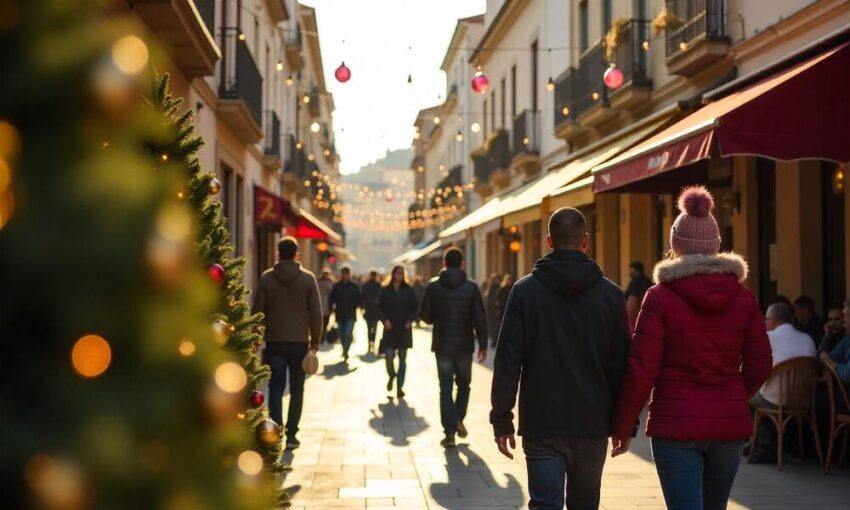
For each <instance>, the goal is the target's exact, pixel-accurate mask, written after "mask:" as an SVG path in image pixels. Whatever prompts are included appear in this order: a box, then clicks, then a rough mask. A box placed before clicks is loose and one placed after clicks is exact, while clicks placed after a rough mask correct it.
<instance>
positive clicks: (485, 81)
mask: <svg viewBox="0 0 850 510" xmlns="http://www.w3.org/2000/svg"><path fill="white" fill-rule="evenodd" d="M488 88H490V79H489V78H487V75H486V74H484V73H482V72H481V71H478V72H477V73H475V76H473V77H472V90H474V91H475V92H478V93H479V94H483V93H485V92H487V89H488Z"/></svg>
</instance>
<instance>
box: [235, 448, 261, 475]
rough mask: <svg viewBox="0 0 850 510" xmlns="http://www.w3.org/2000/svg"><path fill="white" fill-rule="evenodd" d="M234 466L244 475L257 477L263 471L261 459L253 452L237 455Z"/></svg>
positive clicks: (248, 451)
mask: <svg viewBox="0 0 850 510" xmlns="http://www.w3.org/2000/svg"><path fill="white" fill-rule="evenodd" d="M236 465H237V466H239V470H240V471H242V472H243V473H245V474H246V475H251V476H254V475H258V474H260V471H262V470H263V458H262V457H261V456H260V454H259V453H257V452H255V451H254V450H245V451H244V452H242V453H240V454H239V458H238V459H236Z"/></svg>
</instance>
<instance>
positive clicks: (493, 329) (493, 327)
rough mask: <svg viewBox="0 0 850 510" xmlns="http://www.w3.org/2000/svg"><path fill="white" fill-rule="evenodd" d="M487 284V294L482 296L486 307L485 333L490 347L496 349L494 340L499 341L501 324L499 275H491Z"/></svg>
mask: <svg viewBox="0 0 850 510" xmlns="http://www.w3.org/2000/svg"><path fill="white" fill-rule="evenodd" d="M489 283H490V285H489V286H488V287H487V292H486V294H484V296H485V299H486V307H487V308H486V310H487V333H489V335H490V347H496V340H498V339H499V327H500V326H501V324H502V318H501V313H502V310H501V308H500V307H499V290H500V289H501V287H500V284H501V279H500V278H499V275H498V274H496V273H493V274H491V275H490V280H489Z"/></svg>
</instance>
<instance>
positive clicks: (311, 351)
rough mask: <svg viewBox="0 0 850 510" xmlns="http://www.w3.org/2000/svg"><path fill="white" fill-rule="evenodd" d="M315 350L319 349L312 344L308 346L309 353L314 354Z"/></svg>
mask: <svg viewBox="0 0 850 510" xmlns="http://www.w3.org/2000/svg"><path fill="white" fill-rule="evenodd" d="M317 352H319V349H318V348H316V347H313V346H312V345H311V346H310V354H312V355H313V356H315V355H316V353H317Z"/></svg>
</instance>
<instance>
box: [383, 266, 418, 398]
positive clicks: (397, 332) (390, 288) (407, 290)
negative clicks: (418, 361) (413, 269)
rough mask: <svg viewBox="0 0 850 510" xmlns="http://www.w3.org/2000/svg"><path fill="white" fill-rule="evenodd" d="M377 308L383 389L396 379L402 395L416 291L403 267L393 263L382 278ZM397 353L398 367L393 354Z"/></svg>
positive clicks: (416, 308) (411, 345) (411, 339)
mask: <svg viewBox="0 0 850 510" xmlns="http://www.w3.org/2000/svg"><path fill="white" fill-rule="evenodd" d="M378 309H379V311H380V314H381V320H382V321H383V323H384V337H383V339H382V340H381V346H382V348H383V351H384V355H385V357H386V363H387V376H388V378H389V380H388V381H387V391H392V389H393V382H396V381H397V384H396V394H397V395H398V398H402V397H404V391H403V390H402V387H403V386H404V375H405V372H406V369H407V360H406V358H407V350H408V349H410V348H411V347H413V321H415V320H416V319H417V317H418V316H419V303H418V301H417V299H416V293H415V292H414V291H413V288H412V287H411V286H410V285H409V284H408V283H407V278H406V277H405V274H404V268H403V267H401V266H395V267H394V268H393V270H392V272H391V273H390V274H389V276H387V279H386V280H385V281H384V286H383V287H382V288H381V293H380V294H379V295H378ZM396 354H398V370H396V367H395V357H396Z"/></svg>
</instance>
